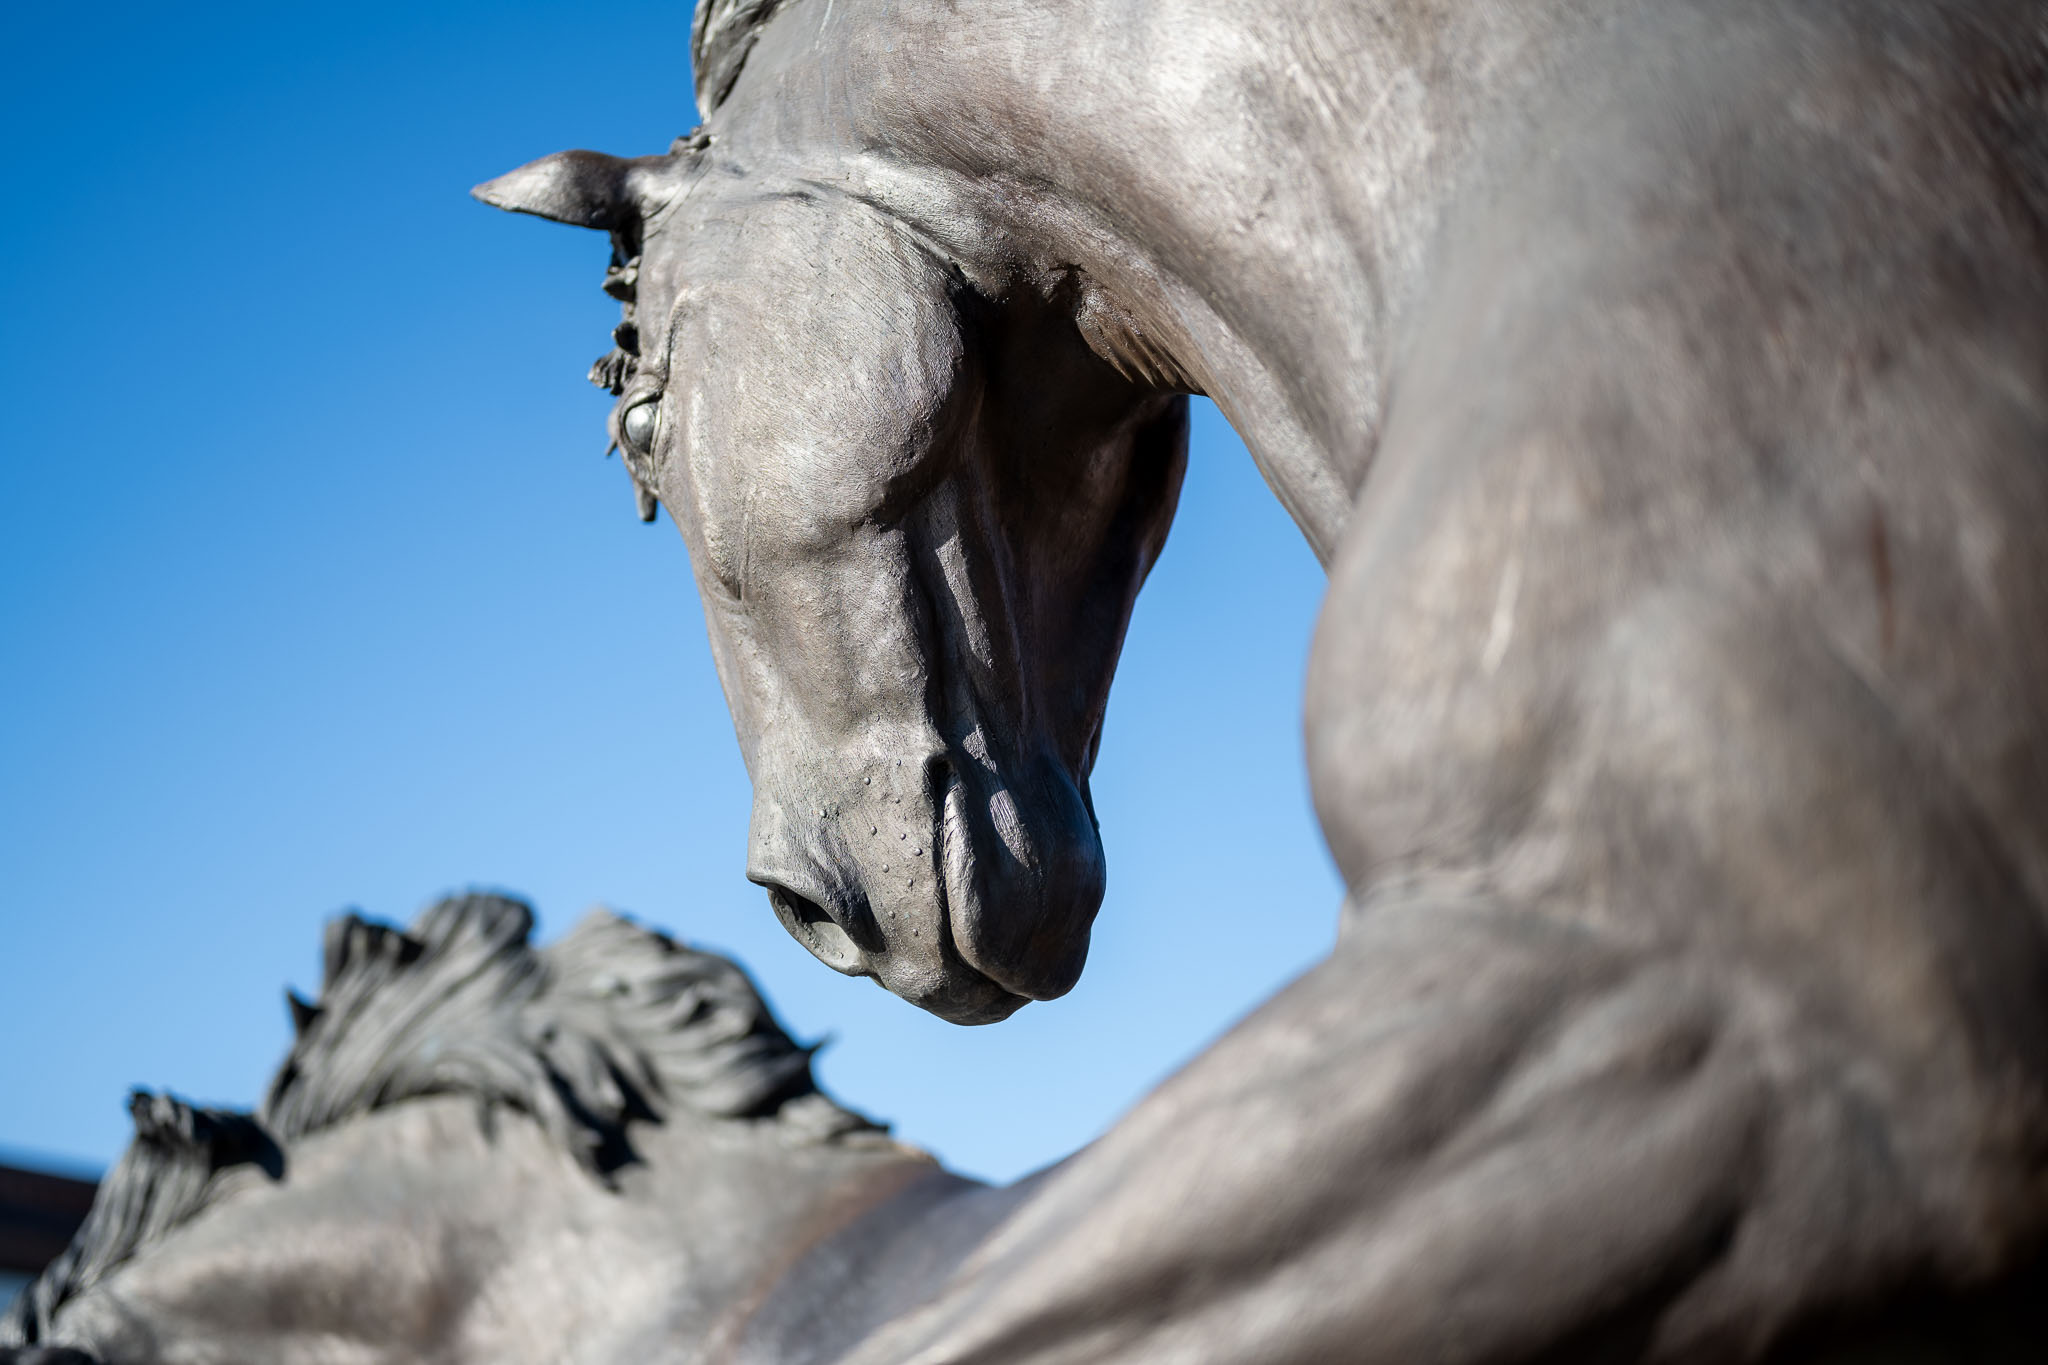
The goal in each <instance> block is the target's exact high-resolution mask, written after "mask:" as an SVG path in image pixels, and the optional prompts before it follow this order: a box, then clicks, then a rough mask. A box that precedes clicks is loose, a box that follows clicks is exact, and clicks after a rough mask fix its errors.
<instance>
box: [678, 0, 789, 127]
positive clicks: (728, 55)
mask: <svg viewBox="0 0 2048 1365" xmlns="http://www.w3.org/2000/svg"><path fill="white" fill-rule="evenodd" d="M781 8H782V0H697V15H696V18H695V20H694V21H693V22H692V23H691V25H690V72H691V75H692V76H693V77H694V78H695V80H696V85H697V108H698V111H699V112H701V113H702V114H703V115H704V116H705V117H706V118H709V117H710V116H711V111H712V110H714V109H716V108H717V107H718V106H719V105H721V104H723V103H724V102H725V97H726V96H727V95H729V94H731V93H732V84H733V82H734V81H736V80H738V79H739V76H740V68H741V67H742V66H745V65H746V63H747V54H748V53H750V52H752V51H753V50H754V40H755V39H757V38H759V37H760V36H761V28H762V26H763V25H764V24H766V23H767V22H768V21H769V19H771V18H773V17H774V15H775V12H776V11H777V10H779V9H781Z"/></svg>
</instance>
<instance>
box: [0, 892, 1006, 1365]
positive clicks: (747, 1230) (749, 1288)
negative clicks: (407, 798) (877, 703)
mask: <svg viewBox="0 0 2048 1365" xmlns="http://www.w3.org/2000/svg"><path fill="white" fill-rule="evenodd" d="M532 922H533V920H532V915H531V912H529V911H528V910H527V908H526V907H525V906H524V905H521V904H519V903H518V902H515V901H509V900H504V899H501V898H498V897H494V896H468V897H462V898H459V899H455V900H450V901H445V902H443V903H441V904H440V905H437V906H435V907H433V908H432V909H431V910H429V911H428V912H427V913H426V914H425V915H424V916H422V918H421V920H420V922H419V923H418V924H417V925H415V926H414V928H413V929H412V930H411V931H410V932H408V933H401V932H399V931H397V930H395V929H390V928H386V927H384V926H382V925H376V924H370V923H366V922H364V921H362V920H359V919H355V918H353V917H350V918H347V919H343V920H339V921H336V922H335V923H334V924H333V925H332V926H331V927H330V931H329V935H328V941H327V966H326V982H325V986H324V988H323V989H322V992H321V997H320V1000H319V1002H318V1003H317V1004H315V1005H307V1004H305V1003H303V1002H299V1001H296V1000H295V1001H294V1002H293V1008H294V1014H295V1017H296V1019H297V1022H298V1025H299V1031H298V1039H297V1042H296V1043H295V1044H294V1046H293V1048H292V1050H291V1053H290V1055H289V1056H288V1057H287V1058H286V1060H285V1063H284V1065H283V1066H282V1067H281V1068H280V1070H279V1071H278V1074H277V1077H276V1079H275V1081H274V1082H273V1083H272V1085H271V1089H270V1093H269V1096H268V1097H267V1098H266V1100H265V1102H264V1104H263V1105H262V1107H261V1108H260V1109H259V1110H258V1112H256V1113H255V1114H236V1113H226V1112H220V1111H215V1110H204V1109H196V1108H194V1107H192V1106H190V1105H187V1104H185V1103H183V1102H181V1101H179V1100H176V1099H173V1098H171V1097H169V1096H165V1095H152V1094H148V1093H144V1092H138V1093H137V1094H136V1096H135V1097H134V1100H133V1103H132V1108H133V1110H134V1114H135V1126H136V1135H135V1140H134V1142H133V1144H132V1145H131V1146H130V1148H129V1150H128V1152H127V1154H126V1155H125V1156H124V1157H123V1158H122V1160H121V1162H120V1163H119V1165H117V1166H116V1167H115V1168H114V1170H113V1172H112V1173H111V1174H110V1175H109V1176H108V1178H107V1180H106V1181H105V1182H104V1184H103V1186H102V1188H101V1191H100V1195H99V1198H98V1201H97V1202H96V1203H95V1205H94V1207H93V1212H92V1214H91V1216H90V1217H89V1219H88V1220H87V1222H86V1225H85V1227H84V1228H83V1229H82V1230H81V1231H80V1233H79V1235H78V1237H77V1239H76V1240H75V1241H74V1242H73V1244H72V1246H71V1248H70V1249H69V1250H68V1251H67V1252H65V1254H64V1255H63V1256H61V1257H60V1258H59V1259H58V1260H57V1261H56V1262H55V1263H54V1264H52V1265H51V1266H50V1268H49V1269H48V1270H47V1271H45V1272H44V1274H43V1276H42V1277H41V1278H40V1279H39V1280H37V1281H36V1282H35V1283H34V1284H32V1285H31V1286H30V1287H29V1288H28V1289H27V1290H26V1291H24V1293H23V1294H22V1296H21V1298H20V1299H19V1300H17V1301H16V1303H15V1306H14V1308H13V1309H12V1311H11V1312H10V1313H9V1314H8V1315H7V1316H6V1317H5V1318H4V1319H0V1362H6V1363H7V1365H39V1363H40V1365H58V1363H59V1362H63V1361H67V1360H73V1361H81V1360H82V1361H91V1360H99V1361H104V1362H107V1363H108V1365H202V1363H208V1365H210V1363H212V1362H227V1361H247V1362H254V1363H259V1365H260V1363H263V1362H278V1363H279V1365H300V1363H301V1362H303V1363H304V1365H313V1362H323V1361H351V1362H361V1363H363V1365H368V1363H369V1362H390V1365H413V1363H414V1362H419V1361H428V1360H433V1361H444V1362H449V1363H450V1365H459V1363H460V1362H470V1361H474V1362H478V1365H486V1363H487V1362H488V1363H491V1365H518V1363H519V1362H527V1361H530V1362H533V1363H534V1365H543V1363H545V1365H565V1363H566V1362H579V1361H580V1362H593V1363H594V1365H597V1363H602V1362H614V1361H616V1362H619V1365H627V1362H635V1363H637V1362H645V1361H685V1360H688V1361H698V1360H758V1361H770V1360H773V1361H813V1360H819V1361H822V1360H828V1359H832V1358H834V1357H836V1356H838V1355H840V1354H843V1353H844V1351H845V1350H847V1349H848V1348H849V1347H850V1346H851V1345H853V1344H854V1343H855V1342H857V1341H858V1340H859V1339H860V1338H861V1337H862V1336H864V1335H865V1334H866V1333H868V1332H869V1331H871V1330H872V1329H873V1327H874V1326H875V1324H876V1323H878V1322H879V1321H881V1320H882V1319H884V1318H886V1317H888V1316H890V1315H891V1314H893V1313H894V1312H896V1311H898V1310H900V1309H902V1308H905V1307H907V1306H908V1305H910V1304H912V1303H914V1302H916V1301H918V1300H919V1299H920V1298H922V1297H926V1296H929V1295H930V1294H931V1293H932V1292H933V1291H934V1289H935V1288H936V1287H937V1285H938V1284H939V1283H940V1281H941V1280H942V1279H943V1274H944V1271H945V1270H946V1269H948V1268H950V1267H951V1266H952V1265H953V1264H955V1263H957V1261H958V1260H959V1259H960V1258H961V1257H962V1256H964V1255H965V1254H966V1252H967V1251H968V1250H970V1249H971V1248H972V1247H973V1246H974V1245H975V1244H976V1243H977V1242H978V1241H980V1240H981V1239H982V1238H983V1237H984V1236H985V1235H986V1233H987V1231H988V1229H989V1228H990V1226H992V1225H993V1224H994V1223H995V1222H996V1221H998V1220H999V1219H1000V1218H1001V1217H1002V1215H1003V1214H1004V1213H1005V1212H1006V1211H1007V1210H1008V1209H1009V1208H1010V1207H1011V1205H1012V1204H1014V1203H1015V1202H1016V1200H1018V1199H1019V1198H1021V1197H1023V1195H1024V1193H1025V1192H1026V1191H1028V1189H1029V1188H1030V1187H1029V1186H1028V1185H1026V1186H1019V1187H1017V1188H1015V1189H1013V1190H991V1189H988V1188H987V1187H985V1186H982V1185H980V1184H977V1183H976V1182H974V1181H971V1180H965V1179H962V1178H960V1177H957V1176H953V1175H950V1174H948V1173H946V1172H944V1171H942V1170H941V1169H940V1168H939V1166H938V1165H937V1163H935V1162H934V1161H932V1160H931V1158H929V1157H927V1156H925V1155H924V1154H923V1153H921V1152H917V1151H915V1150H912V1149H910V1148H907V1147H903V1146H901V1145H899V1144H897V1143H895V1142H892V1141H890V1140H889V1139H888V1138H887V1137H886V1136H885V1135H884V1134H883V1133H882V1132H881V1131H880V1130H878V1129H877V1128H876V1127H875V1125H874V1124H872V1123H871V1122H869V1121H868V1120H867V1119H865V1118H862V1117H861V1116H859V1115H857V1114H853V1113H851V1112H849V1111H847V1110H845V1109H842V1108H841V1107H839V1106H838V1105H837V1104H834V1103H833V1102H832V1101H831V1100H829V1099H828V1098H826V1097H825V1096H824V1095H823V1094H822V1093H820V1092H819V1091H818V1090H817V1088H816V1086H815V1085H814V1084H813V1082H812V1079H811V1072H810V1053H809V1050H807V1049H804V1048H800V1047H798V1046H797V1045H796V1044H795V1043H793V1042H792V1041H791V1040H790V1039H789V1037H788V1036H787V1035H785V1034H784V1033H783V1031H782V1030H781V1029H780V1028H779V1027H778V1026H777V1025H776V1023H775V1021H774V1019H773V1017H772V1016H771V1015H770V1014H769V1012H768V1009H767V1006H766V1005H765V1004H764V1003H763V1002H762V1001H761V999H760V998H759V996H758V995H756V994H755V991H754V988H753V986H752V985H751V984H750V983H749V982H748V981H747V979H746V977H745V976H744V975H743V974H742V973H741V972H740V971H739V969H738V968H736V967H735V966H733V964H731V963H730V962H727V961H726V960H724V959H723V958H719V957H715V956H712V955H711V954H708V953H701V952H697V951H694V950H691V949H688V948H684V947H682V946H680V945H678V944H676V943H674V942H672V941H671V940H669V939H667V938H665V937H663V936H661V935H659V934H656V933H652V932H649V931H647V930H644V929H640V928H638V927H636V926H634V925H632V924H629V923H627V922H626V921H624V920H621V919H618V918H617V917H615V916H611V915H607V914H594V915H592V916H590V917H589V918H587V919H586V920H585V921H584V922H583V923H582V924H581V925H579V926H578V927H577V928H576V929H575V930H574V931H572V932H571V933H570V934H569V935H568V936H567V937H566V938H564V939H562V940H561V941H560V942H557V943H555V944H553V945H551V946H549V947H548V948H546V949H541V950H536V949H534V948H532V947H530V946H529V945H528V943H527V935H528V933H529V931H530V929H531V927H532Z"/></svg>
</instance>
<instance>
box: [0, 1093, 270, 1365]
mask: <svg viewBox="0 0 2048 1365" xmlns="http://www.w3.org/2000/svg"><path fill="white" fill-rule="evenodd" d="M128 1112H129V1114H130V1115H132V1116H133V1118H134V1120H135V1137H134V1139H133V1140H132V1141H131V1142H129V1144H128V1150H127V1151H125V1152H123V1153H122V1154H121V1159H120V1160H119V1161H118V1162H116V1163H115V1164H114V1169H113V1170H112V1171H110V1172H108V1173H107V1177H106V1179H105V1180H102V1181H101V1182H100V1188H99V1193H98V1194H97V1195H96V1196H95V1197H94V1199H93V1205H92V1212H91V1213H90V1214H88V1215H87V1216H86V1220H85V1226H83V1227H81V1228H80V1229H79V1230H78V1235H77V1236H75V1237H73V1238H72V1239H71V1245H70V1246H68V1247H66V1248H65V1249H64V1251H63V1253H62V1254H61V1255H59V1256H58V1257H57V1259H56V1260H54V1261H52V1262H50V1264H49V1266H48V1267H47V1268H46V1269H44V1271H43V1273H42V1274H41V1275H39V1276H37V1277H36V1279H35V1280H34V1281H33V1282H32V1283H30V1284H29V1285H28V1287H27V1288H25V1289H23V1290H22V1291H21V1295H20V1297H19V1298H17V1299H15V1301H14V1306H13V1307H12V1308H10V1309H9V1310H8V1311H7V1314H6V1315H5V1316H4V1317H0V1347H8V1346H30V1345H34V1344H35V1343H36V1342H38V1341H41V1340H43V1339H44V1338H45V1337H46V1336H47V1335H48V1334H49V1330H50V1323H51V1320H52V1319H53V1318H55V1317H56V1314H57V1310H58V1309H59V1308H60V1307H62V1306H63V1305H64V1304H65V1303H67V1302H69V1301H70V1300H72V1299H75V1298H77V1297H78V1296H79V1295H81V1294H83V1293H85V1292H86V1291H88V1290H90V1289H91V1288H92V1287H93V1286H94V1285H95V1284H98V1283H99V1282H100V1281H101V1280H102V1279H104V1278H105V1277H106V1276H107V1275H108V1274H109V1273H110V1272H111V1271H113V1270H114V1269H115V1268H116V1267H118V1266H120V1265H121V1264H122V1263H123V1262H124V1261H127V1260H128V1259H129V1258H130V1257H132V1256H134V1255H135V1253H136V1252H137V1251H139V1250H141V1249H142V1248H143V1247H144V1246H147V1245H148V1244H149V1243H151V1242H154V1241H155V1240H157V1239H158V1238H160V1237H162V1236H163V1235H164V1234H165V1233H167V1232H169V1231H170V1230H171V1229H173V1228H175V1227H177V1226H178V1225H179V1224H180V1223H183V1222H184V1221H185V1220H186V1219H188V1218H190V1217H191V1216H192V1215H193V1214H195V1213H197V1212H199V1210H200V1209H202V1208H204V1207H205V1206H206V1198H207V1193H208V1188H209V1186H210V1185H211V1184H212V1181H213V1177H214V1175H215V1174H216V1173H217V1172H220V1171H223V1170H226V1169H227V1168H228V1167H230V1166H239V1165H242V1164H243V1163H245V1162H255V1163H257V1164H258V1165H260V1166H261V1167H262V1168H263V1169H264V1170H265V1171H268V1172H269V1173H270V1175H271V1176H272V1177H273V1178H275V1177H277V1176H279V1175H282V1174H283V1173H284V1158H283V1155H282V1154H281V1153H280V1152H279V1151H278V1149H277V1144H276V1142H274V1141H273V1140H272V1139H271V1136H270V1134H269V1133H267V1132H265V1131H264V1129H263V1125H261V1124H260V1123H258V1122H256V1120H255V1119H253V1118H252V1117H250V1116H249V1115H247V1114H236V1113H230V1112H226V1111H223V1110H219V1109H199V1108H195V1107H194V1106H192V1105H189V1104H187V1103H185V1102H184V1101H183V1100H180V1099H177V1098H174V1097H173V1096H170V1095H154V1094H151V1093H150V1092H148V1091H146V1090H137V1091H135V1092H134V1093H133V1094H132V1095H130V1096H129V1097H128Z"/></svg>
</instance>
